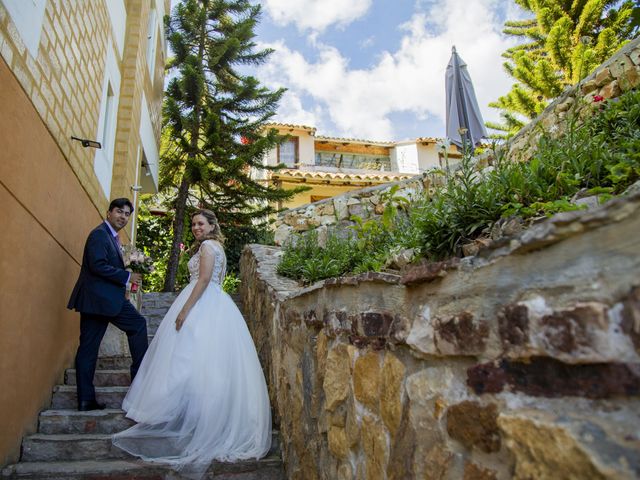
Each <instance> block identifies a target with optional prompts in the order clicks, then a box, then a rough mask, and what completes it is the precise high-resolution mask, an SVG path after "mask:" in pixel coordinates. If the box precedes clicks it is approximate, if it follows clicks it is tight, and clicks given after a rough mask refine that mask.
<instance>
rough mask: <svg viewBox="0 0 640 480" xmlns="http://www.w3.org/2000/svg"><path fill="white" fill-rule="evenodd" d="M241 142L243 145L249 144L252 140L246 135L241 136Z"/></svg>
mask: <svg viewBox="0 0 640 480" xmlns="http://www.w3.org/2000/svg"><path fill="white" fill-rule="evenodd" d="M240 143H241V144H242V145H249V144H250V143H251V140H249V139H248V138H247V137H245V136H242V137H240Z"/></svg>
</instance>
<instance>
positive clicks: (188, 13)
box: [160, 0, 295, 291]
mask: <svg viewBox="0 0 640 480" xmlns="http://www.w3.org/2000/svg"><path fill="white" fill-rule="evenodd" d="M259 15H260V6H259V5H252V4H251V3H250V2H249V1H248V0H185V1H183V2H182V3H179V4H178V5H176V7H175V8H174V9H173V12H172V14H171V17H170V19H169V22H168V27H167V28H168V32H167V33H168V40H169V43H170V45H171V49H172V51H173V53H174V55H175V56H174V57H173V58H172V59H171V60H170V62H169V65H168V68H169V72H170V73H169V74H170V76H171V77H172V78H171V81H170V82H169V84H168V87H167V90H166V92H165V101H164V109H163V115H164V125H165V132H164V133H165V135H164V138H163V140H164V145H163V154H162V165H161V179H162V180H161V185H160V188H161V190H167V189H173V190H174V192H176V194H175V195H176V196H175V200H174V204H173V208H174V214H175V217H174V221H173V239H172V242H171V250H170V253H169V259H168V263H167V272H166V276H165V282H164V290H165V291H172V290H173V288H174V285H175V280H176V273H177V269H178V262H179V255H180V244H181V242H182V241H183V236H184V232H185V225H186V224H187V223H188V219H187V217H186V215H187V214H188V213H189V212H188V208H189V206H190V205H202V204H204V205H207V206H210V207H212V208H213V209H214V210H215V211H216V213H217V214H218V217H219V220H220V222H221V223H222V224H223V225H224V224H243V225H246V224H247V223H251V221H252V219H255V218H264V217H265V216H266V215H268V214H269V213H271V212H272V211H273V210H272V207H271V206H270V204H272V202H274V201H277V200H279V199H286V198H289V197H290V196H291V195H292V194H293V193H295V192H293V191H290V190H287V191H285V190H282V189H278V188H274V187H271V186H269V185H267V184H265V183H261V182H259V181H255V180H254V179H252V177H251V171H252V169H264V168H267V167H265V166H263V164H262V159H263V158H264V156H265V155H266V153H267V152H268V151H269V150H270V149H272V148H274V147H275V146H276V145H277V144H278V142H280V141H281V137H279V136H278V135H277V133H276V132H275V130H269V129H265V128H264V124H265V123H266V122H267V121H268V119H269V118H271V117H272V116H273V115H274V114H275V110H276V107H277V104H278V101H279V100H280V98H281V96H282V94H283V93H284V90H283V89H279V90H275V91H271V90H269V89H268V88H265V87H263V86H261V85H260V82H259V81H258V80H257V79H256V78H254V77H252V76H250V75H246V70H247V68H246V67H250V66H255V65H258V64H260V63H262V62H264V61H265V59H266V58H267V57H268V55H269V54H270V53H271V50H268V49H265V50H256V45H255V43H254V41H253V38H254V36H255V34H254V29H255V27H256V24H257V21H258V18H259Z"/></svg>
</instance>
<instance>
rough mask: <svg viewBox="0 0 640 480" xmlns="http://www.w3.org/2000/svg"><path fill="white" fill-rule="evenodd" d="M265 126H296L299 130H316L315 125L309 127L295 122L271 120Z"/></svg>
mask: <svg viewBox="0 0 640 480" xmlns="http://www.w3.org/2000/svg"><path fill="white" fill-rule="evenodd" d="M264 126H265V127H275V128H277V127H281V128H295V129H298V130H308V131H310V132H314V133H315V131H316V128H315V127H309V126H308V125H295V124H293V123H278V122H269V123H265V124H264Z"/></svg>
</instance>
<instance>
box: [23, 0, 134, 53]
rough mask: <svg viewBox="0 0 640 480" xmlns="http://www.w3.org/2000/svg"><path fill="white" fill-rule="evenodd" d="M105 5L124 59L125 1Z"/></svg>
mask: <svg viewBox="0 0 640 480" xmlns="http://www.w3.org/2000/svg"><path fill="white" fill-rule="evenodd" d="M18 1H19V0H18ZM104 3H105V5H106V7H107V11H108V12H109V19H110V20H111V27H112V29H113V36H114V40H115V42H116V47H117V49H118V56H119V57H120V58H121V59H122V55H123V53H124V35H125V33H126V31H127V9H126V8H125V5H124V0H104Z"/></svg>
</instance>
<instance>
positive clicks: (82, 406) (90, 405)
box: [78, 400, 106, 412]
mask: <svg viewBox="0 0 640 480" xmlns="http://www.w3.org/2000/svg"><path fill="white" fill-rule="evenodd" d="M105 406H106V405H104V404H102V403H98V402H96V401H95V400H81V401H79V402H78V411H79V412H88V411H89V410H104V408H105Z"/></svg>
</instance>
